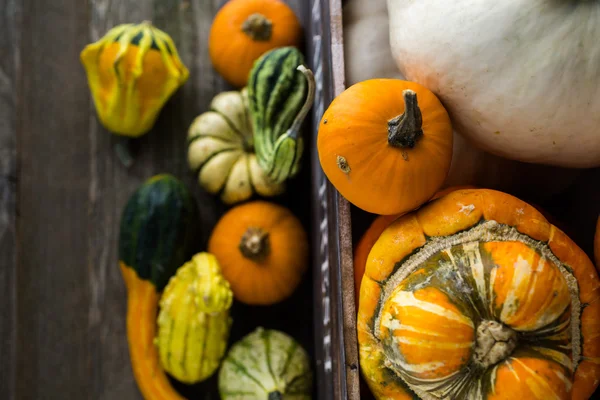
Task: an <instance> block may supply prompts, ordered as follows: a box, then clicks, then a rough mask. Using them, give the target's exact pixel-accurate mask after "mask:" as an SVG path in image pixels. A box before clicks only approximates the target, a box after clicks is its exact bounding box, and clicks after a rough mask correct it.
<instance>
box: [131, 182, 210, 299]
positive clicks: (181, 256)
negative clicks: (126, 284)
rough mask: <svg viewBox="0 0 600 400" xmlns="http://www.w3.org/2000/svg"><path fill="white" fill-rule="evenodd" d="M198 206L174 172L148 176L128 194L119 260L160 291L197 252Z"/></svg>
mask: <svg viewBox="0 0 600 400" xmlns="http://www.w3.org/2000/svg"><path fill="white" fill-rule="evenodd" d="M198 222H199V221H198V209H197V206H196V203H195V201H194V199H193V197H192V195H191V194H190V192H189V191H188V189H187V188H186V186H185V185H184V184H183V183H182V182H180V181H179V180H178V179H176V178H175V177H173V176H171V175H167V174H162V175H156V176H154V177H152V178H150V179H148V180H147V181H146V182H145V183H144V184H143V185H142V186H140V187H139V188H138V189H137V191H136V192H135V193H134V194H133V195H132V196H131V197H130V198H129V201H128V203H127V205H126V206H125V209H124V210H123V215H122V217H121V231H120V236H119V260H120V261H121V262H122V263H123V264H125V265H126V266H127V267H129V268H133V269H134V270H135V271H136V273H137V275H138V277H139V278H140V279H143V280H149V281H151V282H152V283H153V284H154V286H155V287H156V290H157V291H161V290H162V289H163V288H164V287H165V285H166V284H167V282H168V281H169V278H171V276H173V275H174V274H175V271H176V270H177V268H179V267H180V266H182V265H183V264H184V263H185V262H186V261H187V260H189V259H190V257H191V256H192V255H193V254H194V252H195V250H197V249H196V248H195V244H196V241H197V240H198V235H197V234H196V233H197V228H198Z"/></svg>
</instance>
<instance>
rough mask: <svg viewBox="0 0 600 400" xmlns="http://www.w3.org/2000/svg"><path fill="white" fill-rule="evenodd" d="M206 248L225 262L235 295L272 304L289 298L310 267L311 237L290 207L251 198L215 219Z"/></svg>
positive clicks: (258, 302) (253, 302) (227, 277)
mask: <svg viewBox="0 0 600 400" xmlns="http://www.w3.org/2000/svg"><path fill="white" fill-rule="evenodd" d="M208 251H209V252H210V253H211V254H214V255H215V257H217V260H218V261H219V264H220V265H221V269H222V272H223V276H224V277H225V279H227V280H228V281H229V284H230V285H231V290H232V291H233V295H234V297H235V298H236V299H237V300H238V301H241V302H242V303H246V304H252V305H270V304H274V303H278V302H280V301H282V300H284V299H286V298H288V297H289V296H290V295H291V294H292V293H293V292H294V290H295V289H296V287H297V286H298V285H299V284H300V281H301V280H302V276H303V275H304V272H305V271H306V269H307V267H308V251H309V246H308V239H307V235H306V232H305V231H304V228H303V226H302V223H301V222H300V220H299V219H298V218H297V217H296V216H295V215H294V214H292V212H291V211H290V210H288V209H287V208H285V207H283V206H280V205H278V204H274V203H269V202H266V201H253V202H249V203H245V204H242V205H238V206H236V207H234V208H232V209H231V210H229V211H228V212H227V213H225V215H223V217H221V219H220V220H219V221H218V222H217V225H216V226H215V228H214V230H213V232H212V234H211V236H210V239H209V242H208Z"/></svg>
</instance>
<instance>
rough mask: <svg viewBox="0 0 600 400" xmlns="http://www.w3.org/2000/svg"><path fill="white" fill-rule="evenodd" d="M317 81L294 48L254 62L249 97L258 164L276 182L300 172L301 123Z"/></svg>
mask: <svg viewBox="0 0 600 400" xmlns="http://www.w3.org/2000/svg"><path fill="white" fill-rule="evenodd" d="M314 92H315V80H314V76H313V73H312V71H311V70H309V69H308V68H306V67H305V66H304V56H303V55H302V53H301V52H300V51H299V50H298V49H297V48H295V47H280V48H277V49H274V50H271V51H269V52H267V53H265V54H264V55H263V56H261V57H260V58H259V59H258V60H256V62H255V63H254V67H253V68H252V70H251V71H250V76H249V79H248V96H249V100H250V111H251V117H252V125H253V128H254V147H255V151H256V157H257V158H258V163H259V164H260V166H261V167H262V168H263V169H264V170H265V171H266V173H267V175H268V176H269V177H270V178H271V179H272V180H273V181H275V182H283V181H285V180H286V179H288V178H291V177H293V176H295V175H296V174H297V173H298V171H299V169H300V161H301V159H302V153H303V151H304V140H303V138H302V134H301V132H300V128H301V126H302V121H304V118H305V117H306V115H307V114H308V111H309V110H310V107H311V106H312V103H313V101H314Z"/></svg>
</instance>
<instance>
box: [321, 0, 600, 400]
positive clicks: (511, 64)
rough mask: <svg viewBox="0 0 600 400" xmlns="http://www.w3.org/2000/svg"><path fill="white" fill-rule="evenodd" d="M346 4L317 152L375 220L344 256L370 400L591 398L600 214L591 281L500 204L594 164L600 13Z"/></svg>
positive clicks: (599, 369)
mask: <svg viewBox="0 0 600 400" xmlns="http://www.w3.org/2000/svg"><path fill="white" fill-rule="evenodd" d="M344 7H345V8H344V35H345V37H344V41H345V42H344V47H345V52H346V76H347V82H348V83H349V87H348V88H347V89H346V90H345V91H344V92H342V93H341V94H340V95H339V96H338V97H337V98H336V99H334V101H333V102H332V104H331V105H330V106H329V108H328V109H327V110H326V112H325V113H324V115H323V118H322V120H321V121H320V128H319V136H318V151H319V158H320V161H321V165H322V167H323V170H324V171H325V173H326V175H327V176H328V178H329V180H330V181H331V182H332V184H333V185H334V186H335V187H336V188H337V189H338V191H339V192H340V193H341V194H342V195H343V196H344V197H345V198H346V199H348V201H350V202H351V203H352V204H354V205H355V206H356V207H358V208H360V209H362V210H364V211H367V212H370V213H373V214H377V215H379V216H378V217H377V218H376V219H375V220H374V222H373V223H372V225H371V226H370V227H369V228H368V229H367V231H366V233H365V234H364V236H363V237H362V238H361V239H360V241H359V242H358V245H357V247H356V248H355V254H354V267H355V287H356V301H357V334H358V344H359V352H360V370H361V374H362V377H363V378H364V381H365V382H366V383H367V385H368V387H369V389H370V391H371V393H372V394H373V395H374V396H375V398H377V399H378V400H379V399H415V398H418V399H422V400H436V399H474V400H475V399H518V398H520V399H539V400H546V399H574V400H575V399H577V400H579V399H588V398H590V397H591V396H593V394H594V392H595V390H596V388H597V386H598V383H599V382H600V279H599V277H598V269H600V234H599V231H600V218H598V220H597V222H596V219H595V218H596V215H598V214H599V211H600V209H598V207H600V204H596V205H595V207H596V209H595V210H594V212H595V216H594V222H595V224H596V229H597V231H596V237H595V241H594V244H595V246H594V251H595V257H596V267H594V264H593V262H592V261H591V260H590V258H589V257H588V256H587V255H586V254H585V253H584V251H583V250H581V248H580V247H579V246H578V245H577V244H576V243H575V242H574V241H573V240H571V239H570V238H569V237H568V236H567V235H566V234H565V233H564V232H563V231H562V230H561V229H559V228H558V227H557V226H555V225H554V224H553V222H552V221H553V219H552V218H551V217H550V216H548V214H547V213H546V212H545V211H543V210H541V209H538V208H537V207H534V206H532V205H529V204H527V203H526V202H524V201H522V200H520V199H519V198H517V197H515V196H514V194H531V193H533V192H537V193H536V194H537V195H538V196H537V198H540V197H543V196H544V195H546V196H551V195H552V194H553V193H556V192H558V191H560V190H561V189H562V188H564V187H566V186H567V185H568V184H569V183H570V181H572V178H571V177H572V176H575V174H576V173H577V172H578V171H577V170H576V169H583V168H591V167H599V166H600V47H598V46H597V44H596V41H597V38H598V37H600V2H598V1H552V0H537V1H532V0H515V1H500V2H498V1H491V0H481V1H469V0H455V1H447V0H419V1H408V0H387V4H386V1H385V0H370V1H368V2H366V1H362V0H349V1H347V2H346V3H345V6H344ZM454 129H456V130H454ZM486 152H489V153H490V154H487V153H486ZM492 154H493V155H492ZM536 164H537V165H536ZM565 167H568V168H572V169H571V170H568V169H565ZM532 170H534V171H537V172H534V173H532V172H531V171H532ZM539 172H542V173H543V174H544V175H546V177H545V179H537V178H536V174H538V173H539ZM561 178H567V179H561ZM456 184H461V185H463V186H460V187H457V186H454V185H456ZM464 185H467V186H464ZM472 185H474V186H477V187H478V188H475V187H474V186H472ZM527 187H529V188H530V189H531V187H533V188H535V189H534V190H533V191H531V190H529V191H528V190H524V189H527ZM498 189H502V191H499V190H498ZM505 192H509V193H511V194H508V193H505Z"/></svg>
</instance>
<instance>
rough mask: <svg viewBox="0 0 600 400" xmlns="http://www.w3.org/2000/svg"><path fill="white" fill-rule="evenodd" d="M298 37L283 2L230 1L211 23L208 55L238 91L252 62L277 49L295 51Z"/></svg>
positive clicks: (296, 24) (295, 23)
mask: <svg viewBox="0 0 600 400" xmlns="http://www.w3.org/2000/svg"><path fill="white" fill-rule="evenodd" d="M301 36H302V27H301V25H300V21H298V18H296V15H295V14H294V12H293V11H292V9H291V8H289V7H288V6H287V5H286V4H285V3H284V2H282V1H280V0H230V1H229V2H227V3H226V4H225V5H224V6H223V8H221V9H220V10H219V12H218V13H217V15H216V16H215V19H214V21H213V23H212V26H211V29H210V35H209V38H208V52H209V55H210V59H211V61H212V64H213V66H214V68H215V70H216V71H217V72H218V73H219V74H220V75H221V76H222V77H223V78H225V80H226V81H228V82H229V83H230V84H232V85H233V86H235V87H237V88H241V87H243V86H245V85H246V83H247V82H248V74H249V73H250V70H251V69H252V65H253V64H254V61H256V60H257V59H258V58H259V57H260V56H261V55H263V54H264V53H266V52H267V51H269V50H272V49H274V48H276V47H285V46H295V47H298V46H299V45H300V39H301Z"/></svg>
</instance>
